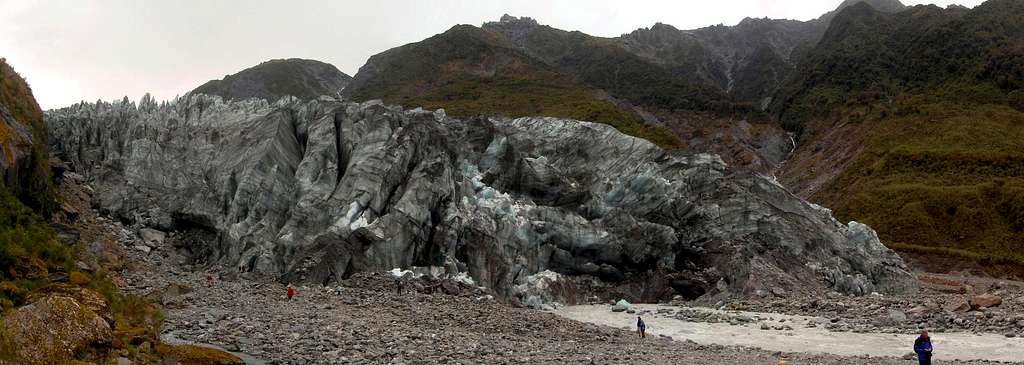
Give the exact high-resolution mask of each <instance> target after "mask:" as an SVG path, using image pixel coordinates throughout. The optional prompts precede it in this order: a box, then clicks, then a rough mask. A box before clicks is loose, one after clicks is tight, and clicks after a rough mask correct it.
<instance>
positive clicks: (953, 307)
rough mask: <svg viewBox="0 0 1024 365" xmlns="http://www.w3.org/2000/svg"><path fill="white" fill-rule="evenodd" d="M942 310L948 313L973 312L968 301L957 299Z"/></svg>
mask: <svg viewBox="0 0 1024 365" xmlns="http://www.w3.org/2000/svg"><path fill="white" fill-rule="evenodd" d="M942 309H945V310H946V311H947V312H953V313H963V312H967V311H969V310H971V303H970V302H968V301H967V299H964V298H957V299H953V300H952V301H950V302H949V303H947V304H946V305H945V306H944V307H942Z"/></svg>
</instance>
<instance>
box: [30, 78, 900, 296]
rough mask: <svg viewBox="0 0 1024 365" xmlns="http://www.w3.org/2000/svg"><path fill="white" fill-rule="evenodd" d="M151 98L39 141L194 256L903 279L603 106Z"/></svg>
mask: <svg viewBox="0 0 1024 365" xmlns="http://www.w3.org/2000/svg"><path fill="white" fill-rule="evenodd" d="M142 104H147V105H148V103H142ZM147 105H142V106H139V107H137V106H135V105H134V104H133V103H127V102H116V103H101V104H78V105H75V106H73V107H69V108H65V109H62V110H58V111H53V112H49V113H48V114H47V121H48V124H49V126H50V128H51V133H52V136H53V137H52V141H53V145H52V147H53V150H54V151H56V153H58V154H61V155H63V157H64V158H65V159H66V160H67V161H70V162H72V163H73V165H74V168H75V169H76V170H77V171H79V172H80V173H82V174H84V175H85V176H87V178H88V179H90V180H91V181H93V182H94V184H93V186H96V187H97V189H96V190H97V191H96V199H97V201H96V202H95V203H97V204H98V205H99V207H100V208H101V209H102V210H105V211H107V212H109V213H110V214H113V215H116V216H118V217H120V218H122V219H125V220H128V221H132V222H135V223H138V224H141V225H146V226H150V227H153V228H156V229H161V230H165V231H166V230H177V231H186V232H185V235H186V236H188V235H193V236H197V237H203V239H200V240H195V241H193V242H195V243H194V244H193V245H192V246H191V247H190V248H189V249H190V250H191V252H192V254H193V256H194V257H196V258H198V259H203V260H207V261H208V262H217V263H222V264H229V265H237V266H238V267H239V268H240V269H243V270H256V271H261V272H267V273H277V274H283V275H285V278H286V279H289V280H307V281H313V282H330V281H335V280H338V279H341V278H345V277H348V276H350V275H351V274H353V273H355V272H359V271H367V270H373V271H388V270H391V269H393V268H408V267H412V266H436V267H444V268H446V269H445V271H447V273H448V274H456V273H455V272H454V271H460V272H468V274H469V275H470V276H471V277H472V278H473V280H474V281H475V283H476V284H477V285H480V286H484V287H488V288H492V289H494V290H495V291H496V292H497V293H499V294H501V295H505V296H510V295H512V294H513V291H514V287H515V286H516V285H517V284H524V283H525V281H526V278H527V277H528V276H530V275H532V274H536V273H539V272H542V271H544V270H551V271H553V272H557V273H559V274H561V275H571V276H587V277H594V278H598V279H600V280H602V281H604V282H607V283H613V284H616V285H618V284H621V285H631V287H632V288H634V289H635V290H631V291H632V292H633V293H635V295H636V298H627V299H630V300H653V299H660V298H670V297H671V296H672V295H673V294H674V293H680V294H683V295H685V296H688V297H691V298H696V297H700V296H704V295H708V296H713V295H718V294H722V295H748V294H751V293H753V292H754V291H756V290H768V288H774V287H779V288H784V289H786V290H788V291H802V290H803V291H820V290H825V289H828V288H831V289H834V290H837V291H842V292H847V293H853V294H866V293H870V292H874V291H877V292H899V291H903V290H906V289H909V288H912V287H914V286H915V280H914V279H913V277H912V276H911V275H910V274H909V273H908V272H907V270H906V268H905V266H904V264H903V262H902V260H901V259H900V258H899V257H898V256H897V255H896V254H895V253H893V252H892V251H890V250H888V249H886V248H885V247H884V246H882V244H881V243H880V242H879V241H878V239H877V237H876V236H875V235H874V231H872V230H871V229H870V228H868V227H867V226H864V225H861V224H857V223H851V224H850V225H843V224H840V223H839V222H837V221H836V220H835V219H834V218H832V216H831V215H830V212H829V211H828V210H826V209H823V208H820V207H817V206H815V205H812V204H809V203H807V202H805V201H803V200H801V199H799V198H797V197H795V196H794V195H792V194H790V193H789V192H787V191H786V190H785V189H783V188H782V187H781V186H779V185H777V184H776V183H773V182H772V180H769V179H767V178H765V177H763V176H760V175H757V174H753V173H750V172H746V171H745V170H744V171H739V170H733V169H731V168H729V167H727V166H726V165H725V164H724V163H723V162H722V161H721V159H719V158H718V157H717V156H713V155H692V156H682V155H673V154H669V153H666V152H665V151H663V150H661V149H659V148H657V147H655V146H654V145H653V144H651V143H649V142H647V141H645V140H642V139H638V138H634V137H630V136H627V135H624V134H622V133H619V132H618V131H616V130H615V129H614V128H612V127H610V126H607V125H603V124H594V123H587V122H579V121H574V120H565V119H554V118H519V119H500V118H492V119H473V120H456V119H452V118H448V117H446V116H445V114H444V112H443V111H441V110H438V111H436V112H429V111H423V110H419V109H417V110H412V111H403V110H401V109H399V108H396V107H387V106H384V105H382V104H381V103H380V102H367V103H363V104H356V103H343V102H336V101H327V100H315V101H310V102H299V101H296V100H280V101H278V102H277V103H275V104H270V103H267V102H265V101H257V100H247V101H243V102H232V103H225V102H223V101H221V99H220V98H218V97H210V96H205V95H190V96H187V97H185V98H181V99H178V100H176V101H174V102H171V103H169V104H167V105H163V106H160V107H154V106H153V105H148V106H147Z"/></svg>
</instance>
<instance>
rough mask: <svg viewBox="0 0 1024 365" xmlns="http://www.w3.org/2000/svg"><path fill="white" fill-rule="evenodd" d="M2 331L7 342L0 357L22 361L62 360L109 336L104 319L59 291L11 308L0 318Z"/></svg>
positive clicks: (37, 362) (97, 343) (51, 362)
mask: <svg viewBox="0 0 1024 365" xmlns="http://www.w3.org/2000/svg"><path fill="white" fill-rule="evenodd" d="M2 332H4V333H3V335H4V336H3V337H4V338H5V340H6V342H7V344H6V346H3V348H4V349H2V350H0V351H2V352H7V354H4V355H0V358H3V357H11V358H12V359H13V360H14V361H15V362H16V363H24V364H56V363H65V362H67V361H70V360H72V359H74V358H75V357H76V356H80V355H81V354H85V353H89V352H91V351H90V349H91V348H93V347H95V346H98V345H99V346H102V345H104V344H107V343H110V341H111V339H112V332H111V329H110V324H108V323H107V321H106V320H104V319H103V318H102V317H100V316H99V315H98V314H96V312H93V311H92V310H91V309H89V307H87V306H85V305H83V304H82V303H79V302H78V301H77V300H75V299H74V298H71V297H69V296H64V295H58V294H54V295H50V296H46V297H44V298H42V299H39V300H37V301H35V302H33V303H32V304H29V305H26V306H23V307H20V308H18V309H17V310H15V311H13V312H11V313H10V314H9V315H8V316H7V317H5V318H4V320H3V329H2ZM11 352H13V353H11Z"/></svg>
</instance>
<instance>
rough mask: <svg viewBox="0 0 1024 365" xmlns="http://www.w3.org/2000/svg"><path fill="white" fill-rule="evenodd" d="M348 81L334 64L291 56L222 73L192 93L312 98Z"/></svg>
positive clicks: (236, 97) (330, 92)
mask: <svg viewBox="0 0 1024 365" xmlns="http://www.w3.org/2000/svg"><path fill="white" fill-rule="evenodd" d="M351 81H352V77H350V76H349V75H346V74H345V73H344V72H341V71H340V70H338V68H337V67H334V65H331V64H328V63H323V62H320V61H314V60H303V59H298V58H291V59H283V60H270V61H267V62H263V63H261V64H259V65H256V66H253V67H250V68H247V69H245V70H242V71H241V72H239V73H236V74H234V75H227V76H224V79H223V80H211V81H208V82H206V83H205V84H203V85H202V86H199V87H198V88H196V89H195V90H193V91H192V93H203V94H211V95H218V96H220V97H222V98H224V99H226V100H241V99H248V98H263V99H268V100H277V99H280V98H282V97H285V96H294V97H297V98H301V99H313V98H316V97H319V96H320V95H338V93H340V92H341V90H342V89H344V88H345V86H348V84H349V82H351Z"/></svg>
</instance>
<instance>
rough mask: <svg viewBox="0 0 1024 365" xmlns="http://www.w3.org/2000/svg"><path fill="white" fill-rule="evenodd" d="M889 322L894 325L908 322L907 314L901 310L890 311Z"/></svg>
mask: <svg viewBox="0 0 1024 365" xmlns="http://www.w3.org/2000/svg"><path fill="white" fill-rule="evenodd" d="M889 320H890V321H892V323H893V324H902V323H904V322H906V321H907V314H906V313H903V311H900V310H895V309H890V310H889Z"/></svg>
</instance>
